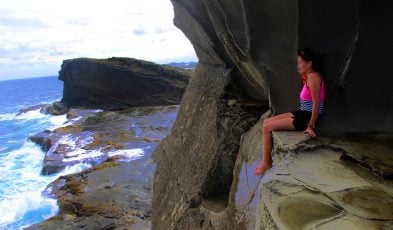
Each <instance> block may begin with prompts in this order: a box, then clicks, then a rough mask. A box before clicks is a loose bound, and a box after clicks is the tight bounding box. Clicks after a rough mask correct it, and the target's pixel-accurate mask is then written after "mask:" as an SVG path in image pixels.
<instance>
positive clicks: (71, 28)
mask: <svg viewBox="0 0 393 230" xmlns="http://www.w3.org/2000/svg"><path fill="white" fill-rule="evenodd" d="M173 17H174V13H173V6H172V3H171V2H170V0H0V80H6V79H16V78H28V77H39V76H53V75H58V71H59V70H60V68H61V63H62V61H63V60H65V59H72V58H78V57H90V58H109V57H131V58H137V59H142V60H148V61H153V62H156V63H159V64H164V63H169V62H182V61H185V62H188V61H197V57H196V55H195V52H194V49H193V47H192V45H191V43H190V42H189V41H188V39H187V38H186V37H185V35H184V34H183V33H182V32H181V31H180V30H179V29H178V28H176V27H175V26H174V25H173Z"/></svg>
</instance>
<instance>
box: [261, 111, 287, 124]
mask: <svg viewBox="0 0 393 230" xmlns="http://www.w3.org/2000/svg"><path fill="white" fill-rule="evenodd" d="M291 117H293V114H292V113H282V114H278V115H276V116H272V117H269V118H266V119H265V120H264V121H263V122H264V123H265V122H271V121H275V120H280V119H283V118H291Z"/></svg>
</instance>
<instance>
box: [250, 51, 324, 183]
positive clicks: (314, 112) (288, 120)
mask: <svg viewBox="0 0 393 230" xmlns="http://www.w3.org/2000/svg"><path fill="white" fill-rule="evenodd" d="M297 55H298V56H297V68H298V71H299V73H300V74H301V76H302V78H303V79H304V80H305V81H304V85H303V88H302V91H301V92H300V109H299V110H297V111H294V112H289V113H283V114H279V115H277V116H273V117H270V118H267V119H265V120H264V121H263V125H262V148H263V152H262V160H261V161H260V162H259V164H258V166H257V167H256V169H255V171H254V174H255V175H262V174H264V173H265V172H266V170H268V169H269V168H271V167H272V159H271V155H270V154H271V151H272V148H273V139H272V131H280V130H281V131H284V130H298V131H304V133H305V134H307V135H310V136H311V137H313V138H315V137H316V136H317V135H316V133H315V131H314V128H315V126H316V125H318V121H319V117H320V115H321V114H322V111H323V104H324V99H325V83H324V81H323V77H322V72H323V71H322V65H321V63H320V62H319V61H318V57H317V55H316V54H315V53H314V52H313V51H311V50H310V49H308V48H306V49H302V50H298V53H297Z"/></svg>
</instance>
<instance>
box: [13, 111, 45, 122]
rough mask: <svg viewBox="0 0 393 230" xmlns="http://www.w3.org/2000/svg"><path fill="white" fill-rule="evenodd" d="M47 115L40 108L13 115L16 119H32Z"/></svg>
mask: <svg viewBox="0 0 393 230" xmlns="http://www.w3.org/2000/svg"><path fill="white" fill-rule="evenodd" d="M48 116H49V115H47V114H44V113H41V111H40V109H36V110H31V111H28V112H26V113H21V114H19V115H16V116H15V119H16V120H33V119H42V118H45V117H48Z"/></svg>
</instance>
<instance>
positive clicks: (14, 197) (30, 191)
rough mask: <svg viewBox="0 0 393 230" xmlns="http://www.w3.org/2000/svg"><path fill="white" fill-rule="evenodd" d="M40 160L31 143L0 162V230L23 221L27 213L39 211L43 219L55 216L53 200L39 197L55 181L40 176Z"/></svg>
mask: <svg viewBox="0 0 393 230" xmlns="http://www.w3.org/2000/svg"><path fill="white" fill-rule="evenodd" d="M42 158H43V154H42V151H41V149H40V148H39V147H38V146H37V145H34V144H33V143H31V142H26V143H25V144H24V145H23V146H22V147H21V148H20V149H18V150H15V151H11V152H9V153H8V154H7V155H6V156H4V157H3V158H1V159H2V160H1V161H0V181H1V183H0V190H1V197H0V207H1V209H0V228H3V227H4V226H7V224H9V223H14V222H16V221H18V220H21V219H23V217H24V215H26V214H27V213H28V212H30V211H34V210H40V211H38V212H39V213H41V214H42V215H45V217H44V218H47V217H48V216H53V215H55V214H56V213H57V210H58V207H57V202H56V200H53V199H49V198H47V197H44V196H42V194H41V191H43V190H44V189H45V187H46V186H47V184H49V183H50V182H51V181H53V180H54V179H55V176H49V177H43V176H41V175H40V171H41V167H42V160H43V159H42ZM15 169H18V170H15ZM4 228H5V227H4Z"/></svg>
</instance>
